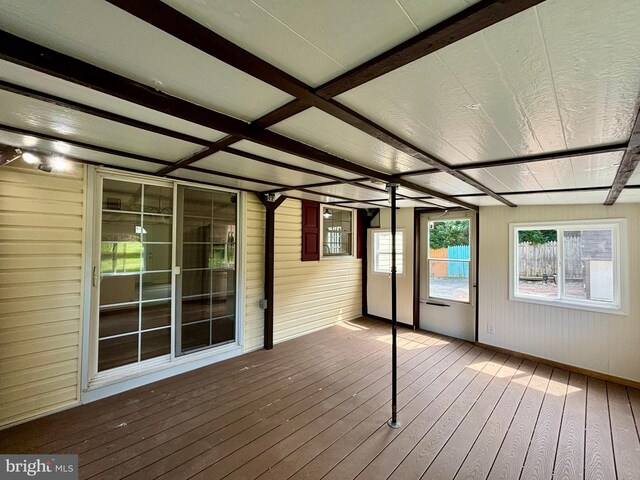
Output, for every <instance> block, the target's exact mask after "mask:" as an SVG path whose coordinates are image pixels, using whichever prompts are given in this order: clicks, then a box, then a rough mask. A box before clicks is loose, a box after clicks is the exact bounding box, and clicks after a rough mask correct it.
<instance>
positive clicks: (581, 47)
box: [536, 0, 640, 148]
mask: <svg viewBox="0 0 640 480" xmlns="http://www.w3.org/2000/svg"><path fill="white" fill-rule="evenodd" d="M536 10H537V12H538V15H539V25H540V30H541V32H542V34H543V36H544V40H545V45H546V47H547V51H548V55H549V64H550V67H551V70H552V71H553V81H554V84H555V90H556V98H557V103H558V108H559V111H560V115H561V117H562V122H563V124H564V134H565V137H566V140H567V147H568V148H578V147H582V146H586V145H596V144H606V143H614V142H618V141H624V140H627V139H628V138H629V136H630V135H631V128H632V125H633V122H634V120H635V117H636V113H637V111H638V110H637V108H638V91H640V62H638V52H639V51H640V29H638V22H637V20H638V18H639V17H640V2H638V1H637V0H616V1H614V2H610V1H609V2H607V1H604V2H603V1H601V0H550V1H547V2H543V3H542V4H540V5H539V6H538V7H537V8H536Z"/></svg>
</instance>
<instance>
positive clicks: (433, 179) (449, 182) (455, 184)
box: [407, 172, 481, 195]
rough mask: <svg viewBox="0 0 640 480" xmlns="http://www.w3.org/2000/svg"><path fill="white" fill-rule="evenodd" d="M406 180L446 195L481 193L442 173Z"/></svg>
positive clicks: (412, 177)
mask: <svg viewBox="0 0 640 480" xmlns="http://www.w3.org/2000/svg"><path fill="white" fill-rule="evenodd" d="M407 180H409V181H411V182H413V183H416V184H418V185H421V186H423V187H426V188H430V189H432V190H435V191H438V192H442V193H445V194H447V195H464V194H469V193H481V192H480V190H478V189H477V188H475V187H472V186H471V185H469V184H468V183H465V182H463V181H462V180H458V179H457V178H456V177H452V176H451V175H449V174H448V173H444V172H438V173H429V174H426V175H417V176H411V177H407Z"/></svg>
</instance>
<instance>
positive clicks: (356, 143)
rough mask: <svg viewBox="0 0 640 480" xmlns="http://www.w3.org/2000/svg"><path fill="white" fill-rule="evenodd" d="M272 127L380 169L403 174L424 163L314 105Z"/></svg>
mask: <svg viewBox="0 0 640 480" xmlns="http://www.w3.org/2000/svg"><path fill="white" fill-rule="evenodd" d="M271 129H272V130H274V131H276V132H278V133H281V134H282V135H285V136H287V137H290V138H294V139H296V140H299V141H301V142H303V143H306V144H308V145H312V146H314V147H316V148H319V149H321V150H324V151H327V152H330V153H333V154H334V155H337V156H338V157H341V158H344V159H346V160H350V161H352V162H355V163H358V164H360V165H365V166H367V167H369V168H372V169H374V170H377V171H379V172H385V173H402V172H407V171H410V170H418V169H420V168H425V166H426V165H427V164H426V163H424V162H422V161H420V160H418V159H416V158H413V157H411V156H409V155H406V154H404V153H402V152H399V151H398V150H396V149H395V148H392V147H390V146H389V145H387V144H386V143H383V142H381V141H380V140H376V139H375V138H373V137H371V136H370V135H367V134H366V133H363V132H361V131H360V130H358V129H357V128H354V127H352V126H351V125H348V124H346V123H344V122H343V121H341V120H338V119H336V118H334V117H332V116H331V115H329V114H327V113H324V112H323V111H321V110H318V109H317V108H310V109H308V110H305V111H304V112H302V113H299V114H297V115H295V116H293V117H291V118H289V119H287V120H284V121H282V122H280V123H278V124H276V125H274V126H273V127H272V128H271Z"/></svg>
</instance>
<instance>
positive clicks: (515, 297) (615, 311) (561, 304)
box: [509, 294, 628, 316]
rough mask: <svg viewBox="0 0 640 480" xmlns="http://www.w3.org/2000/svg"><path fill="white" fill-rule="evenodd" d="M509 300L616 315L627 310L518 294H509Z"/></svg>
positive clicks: (623, 313)
mask: <svg viewBox="0 0 640 480" xmlns="http://www.w3.org/2000/svg"><path fill="white" fill-rule="evenodd" d="M509 301H513V302H522V303H535V304H537V305H546V306H548V307H556V308H569V309H571V310H584V311H587V312H595V313H605V314H607V315H618V316H627V315H628V314H627V312H626V311H625V309H623V308H622V307H620V306H617V305H612V306H610V307H607V306H604V305H603V306H598V305H587V304H584V303H579V302H570V301H567V300H562V301H560V300H546V299H544V298H535V297H525V296H520V295H513V294H512V295H510V296H509Z"/></svg>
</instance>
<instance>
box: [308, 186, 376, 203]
mask: <svg viewBox="0 0 640 480" xmlns="http://www.w3.org/2000/svg"><path fill="white" fill-rule="evenodd" d="M311 190H313V191H314V192H320V193H324V194H326V195H335V196H338V197H344V198H347V199H352V200H380V199H382V198H387V194H386V192H380V193H378V192H374V191H373V190H369V189H366V188H362V187H357V186H355V185H352V184H340V185H328V186H325V187H312V188H311Z"/></svg>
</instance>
